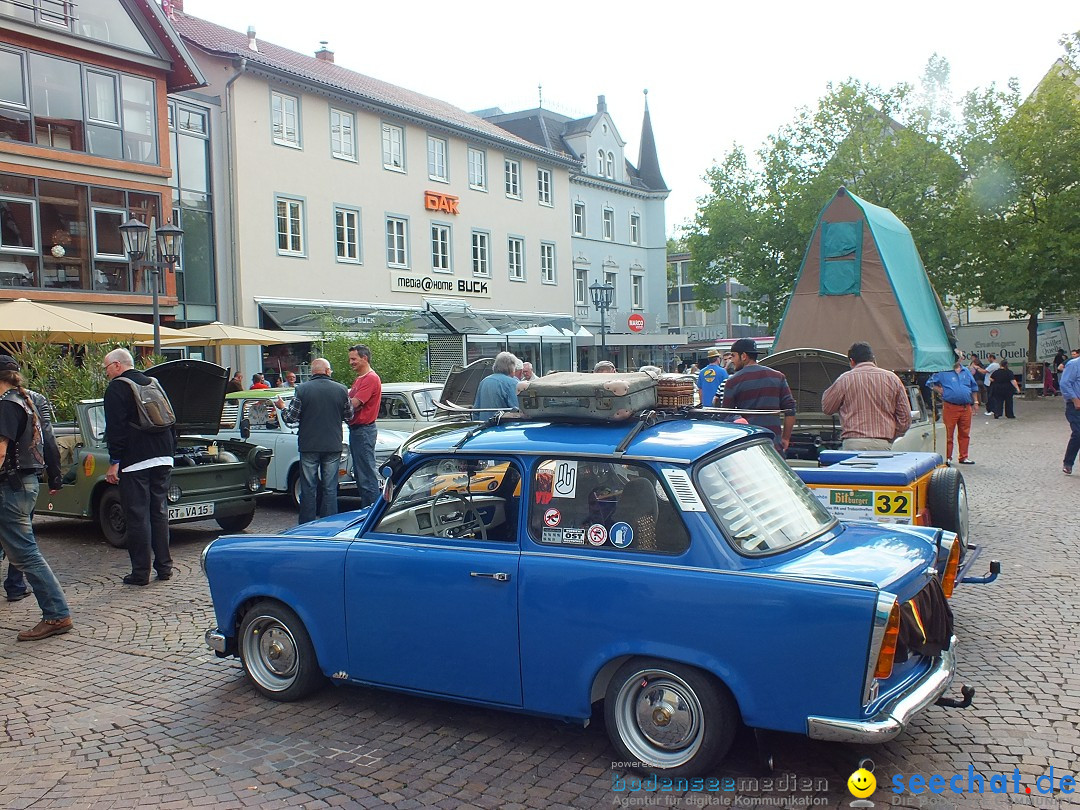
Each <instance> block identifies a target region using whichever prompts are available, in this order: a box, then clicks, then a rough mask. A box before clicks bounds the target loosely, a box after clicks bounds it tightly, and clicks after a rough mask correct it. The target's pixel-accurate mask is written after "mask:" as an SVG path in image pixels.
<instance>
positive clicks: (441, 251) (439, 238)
mask: <svg viewBox="0 0 1080 810" xmlns="http://www.w3.org/2000/svg"><path fill="white" fill-rule="evenodd" d="M431 269H432V270H435V271H436V272H439V273H449V272H450V226H449V225H432V226H431Z"/></svg>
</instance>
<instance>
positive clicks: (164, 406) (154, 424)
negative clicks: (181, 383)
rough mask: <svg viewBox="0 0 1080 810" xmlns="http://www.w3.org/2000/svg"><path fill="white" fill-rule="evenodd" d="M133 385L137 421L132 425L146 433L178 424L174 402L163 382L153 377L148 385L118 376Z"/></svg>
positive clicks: (158, 431) (157, 431)
mask: <svg viewBox="0 0 1080 810" xmlns="http://www.w3.org/2000/svg"><path fill="white" fill-rule="evenodd" d="M116 379H118V380H123V381H124V382H126V383H127V384H128V385H130V386H131V392H132V393H133V394H134V395H135V421H134V422H132V423H131V426H132V427H133V428H135V429H136V430H141V431H143V432H144V433H160V432H161V431H163V430H168V429H169V428H171V427H172V426H173V425H175V424H176V414H175V413H174V412H173V406H172V403H171V402H169V398H168V397H167V396H166V395H165V389H163V388H162V387H161V383H159V382H158V381H157V380H155V379H153V378H151V380H150V383H149V384H148V385H139V384H138V383H137V382H135V381H134V380H129V379H127V378H126V377H117V378H116Z"/></svg>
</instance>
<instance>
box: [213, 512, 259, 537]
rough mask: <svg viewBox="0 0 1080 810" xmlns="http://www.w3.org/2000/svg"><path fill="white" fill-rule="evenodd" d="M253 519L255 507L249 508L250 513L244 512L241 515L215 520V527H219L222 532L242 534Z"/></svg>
mask: <svg viewBox="0 0 1080 810" xmlns="http://www.w3.org/2000/svg"><path fill="white" fill-rule="evenodd" d="M254 519H255V507H254V506H253V507H251V511H250V512H244V513H243V514H241V515H229V517H219V518H215V520H216V521H217V525H218V526H220V527H221V529H222V531H226V532H229V533H230V534H235V533H236V532H242V531H243V530H244V529H246V528H247V527H248V526H250V525H251V521H253V520H254Z"/></svg>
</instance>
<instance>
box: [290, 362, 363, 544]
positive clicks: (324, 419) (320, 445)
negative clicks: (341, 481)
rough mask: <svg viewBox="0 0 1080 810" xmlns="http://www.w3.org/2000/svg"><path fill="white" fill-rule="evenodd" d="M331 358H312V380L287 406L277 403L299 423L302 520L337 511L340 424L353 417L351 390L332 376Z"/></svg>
mask: <svg viewBox="0 0 1080 810" xmlns="http://www.w3.org/2000/svg"><path fill="white" fill-rule="evenodd" d="M331 373H332V370H331V368H330V361H329V360H327V359H326V358H323V357H319V358H316V359H315V360H312V361H311V379H310V380H308V381H307V382H306V383H304V384H303V385H301V386H300V387H299V388H297V389H296V394H295V395H293V398H292V401H290V402H289V404H288V405H286V404H285V400H283V399H282V398H281V397H278V398H277V399H276V400H275V401H274V404H275V405H277V407H278V409H279V410H281V416H282V418H283V419H284V420H285V421H286V422H287V423H288V424H290V425H295V424H297V423H299V424H300V430H299V432H298V434H297V437H296V442H297V447H298V449H299V450H300V522H301V523H308V522H310V521H312V520H314V519H315V518H316V517H326V516H327V515H336V514H337V490H338V466H339V465H340V463H341V451H342V445H343V444H344V442H343V439H342V432H341V423H342V422H348V421H349V420H350V419H352V415H353V409H352V405H351V404H349V390H348V389H347V388H346V387H345V386H344V385H342V384H341V383H339V382H334V381H333V380H331V379H330V375H331Z"/></svg>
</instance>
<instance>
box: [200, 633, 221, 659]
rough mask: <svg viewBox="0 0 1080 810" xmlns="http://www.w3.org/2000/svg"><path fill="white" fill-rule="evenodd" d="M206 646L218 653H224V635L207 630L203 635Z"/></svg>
mask: <svg viewBox="0 0 1080 810" xmlns="http://www.w3.org/2000/svg"><path fill="white" fill-rule="evenodd" d="M203 638H204V640H205V641H206V646H207V647H209V648H210V649H211V650H213V651H214V652H216V653H217V654H218V655H225V636H224V635H222V634H221V633H219V632H218V631H217V630H216V629H215V630H207V631H206V635H205V636H203Z"/></svg>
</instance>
